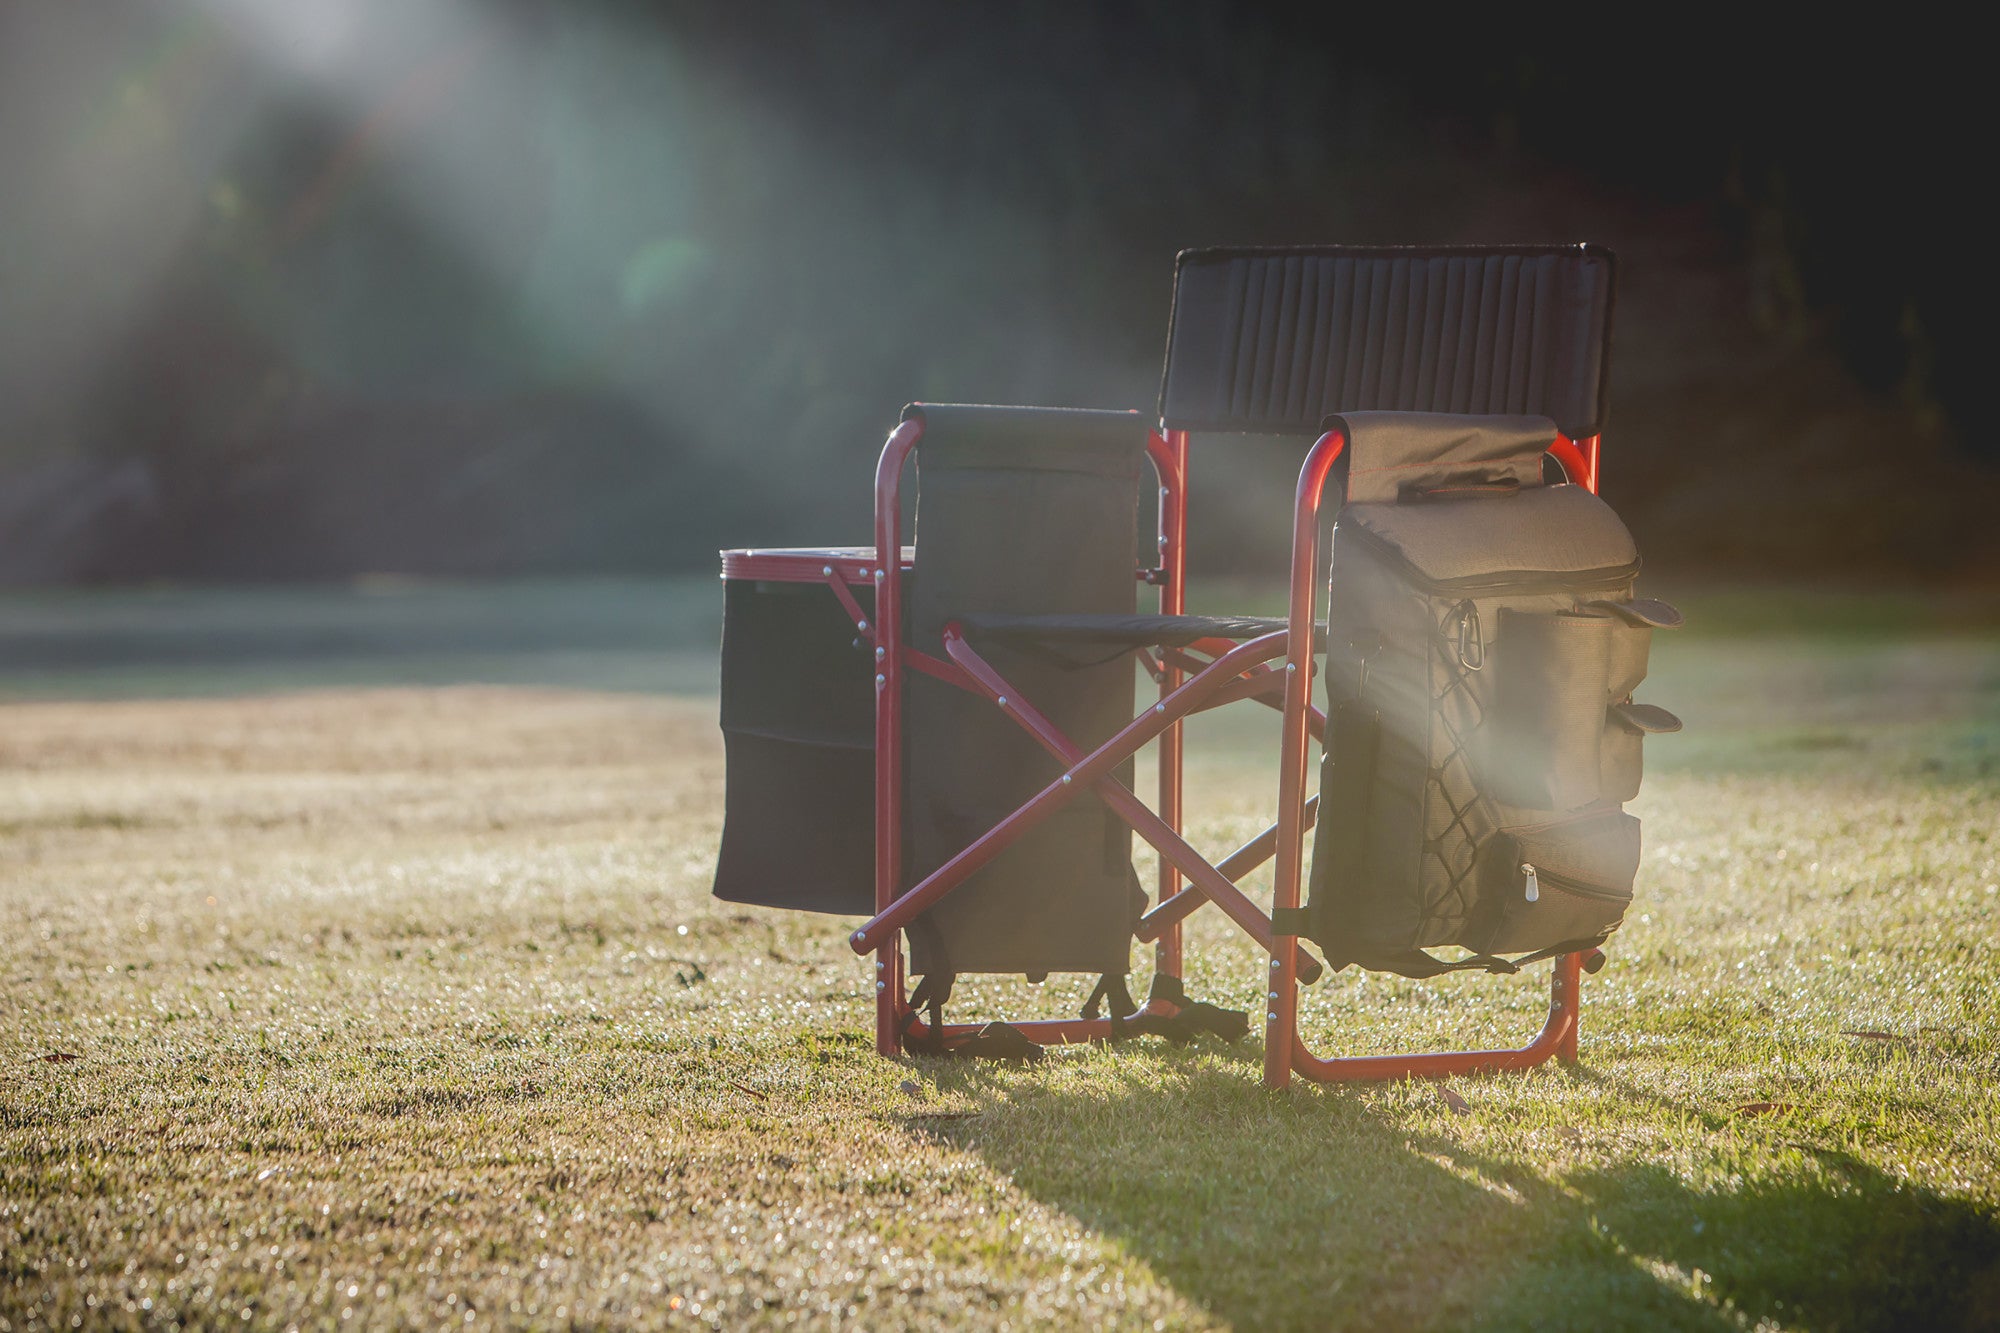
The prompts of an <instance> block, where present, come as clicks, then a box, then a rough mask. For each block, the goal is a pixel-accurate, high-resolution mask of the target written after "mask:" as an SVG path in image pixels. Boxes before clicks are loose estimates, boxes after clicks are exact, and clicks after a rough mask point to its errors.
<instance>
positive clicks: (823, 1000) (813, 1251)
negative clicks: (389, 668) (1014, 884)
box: [0, 633, 2000, 1333]
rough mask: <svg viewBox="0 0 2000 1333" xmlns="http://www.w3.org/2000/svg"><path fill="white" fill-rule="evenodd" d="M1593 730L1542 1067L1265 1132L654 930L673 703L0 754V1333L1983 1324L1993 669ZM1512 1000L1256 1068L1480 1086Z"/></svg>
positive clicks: (788, 948)
mask: <svg viewBox="0 0 2000 1333" xmlns="http://www.w3.org/2000/svg"><path fill="white" fill-rule="evenodd" d="M1871 654H1873V655H1872V656H1871ZM1802 680H1803V681H1805V682H1806V683H1805V684H1804V685H1801V684H1800V683H1799V682H1800V681H1802ZM1648 694H1649V696H1650V697H1653V698H1655V699H1657V700H1658V701H1659V702H1662V703H1665V704H1668V705H1669V706H1672V707H1675V708H1676V709H1677V710H1679V711H1681V712H1682V713H1684V714H1685V715H1686V716H1687V717H1688V718H1689V721H1690V724H1691V728H1692V734H1691V735H1690V736H1689V737H1688V738H1687V740H1686V741H1685V742H1676V741H1675V740H1674V739H1672V738H1666V739H1663V740H1661V741H1658V742H1655V743H1654V744H1653V746H1652V753H1651V755H1650V756H1649V758H1650V759H1651V760H1652V762H1653V767H1654V774H1653V776H1652V777H1651V778H1650V779H1649V781H1648V786H1647V789H1646V792H1645V794H1644V796H1643V798H1642V800H1641V802H1640V803H1639V805H1638V813H1640V814H1641V815H1642V816H1643V817H1644V818H1645V820H1646V839H1647V851H1646V862H1645V871H1644V874H1643V877H1642V880H1641V886H1640V900H1639V905H1638V906H1637V907H1636V908H1635V911H1634V915H1633V918H1632V919H1631V921H1630V922H1629V923H1628V925H1627V927H1626V929H1625V930H1624V931H1623V932H1622V933H1621V934H1620V935H1619V936H1618V937H1617V939H1616V940H1615V941H1614V943H1613V946H1612V949H1611V961H1610V964H1609V966H1608V967H1607V968H1606V969H1605V971H1604V972H1602V973H1601V974H1599V975H1598V976H1596V977H1592V978H1588V979H1587V980H1586V983H1585V990H1584V998H1585V1008H1584V1036H1583V1043H1582V1057H1583V1058H1582V1062H1581V1063H1580V1064H1579V1065H1577V1066H1575V1067H1573V1068H1560V1067H1555V1066H1551V1067H1547V1068H1544V1069H1542V1070H1539V1071H1536V1072H1533V1073H1530V1074H1527V1075H1517V1076H1506V1077H1494V1078H1484V1079H1461V1080H1455V1081H1453V1082H1452V1083H1451V1084H1449V1085H1448V1086H1449V1090H1450V1091H1451V1092H1452V1093H1453V1094H1455V1096H1456V1098H1457V1100H1456V1101H1453V1100H1452V1099H1450V1098H1447V1097H1446V1096H1445V1095H1444V1089H1442V1088H1440V1087H1439V1086H1438V1085H1435V1084H1431V1083H1407V1084H1392V1085H1384V1086H1373V1087H1346V1088H1318V1087H1312V1086H1309V1085H1301V1086H1295V1087H1294V1088H1293V1089H1291V1090H1290V1091H1289V1092H1287V1093H1285V1094H1282V1095H1275V1096H1274V1095H1271V1094H1268V1093H1266V1092H1264V1091H1262V1090H1261V1088H1260V1087H1259V1083H1258V1077H1259V1073H1260V1063H1259V1053H1258V1046H1257V1042H1256V1040H1255V1039H1254V1037H1253V1038H1252V1039H1251V1040H1249V1041H1245V1042H1243V1043H1240V1044H1238V1045H1233V1046H1229V1045H1217V1044H1213V1043H1203V1044H1198V1045H1195V1046H1192V1047H1188V1048H1185V1049H1174V1048H1169V1047H1166V1046H1163V1045H1161V1044H1159V1043H1158V1042H1156V1041H1151V1040H1148V1041H1142V1042H1136V1043H1133V1044H1131V1045H1122V1046H1117V1047H1108V1048H1076V1049H1070V1050H1065V1051H1061V1052H1058V1053H1056V1054H1055V1055H1054V1056H1053V1057H1052V1058H1051V1059H1050V1060H1048V1061H1047V1062H1045V1063H1044V1064H1043V1065H1041V1066H1039V1067H1033V1068H1015V1067H1011V1066H1006V1065H990V1064H971V1063H953V1062H946V1061H932V1060H907V1061H902V1062H890V1061H884V1060H881V1059H878V1058H877V1057H876V1056H875V1055H874V1054H873V1051H872V1046H871V1038H870V1035H869V1032H870V1011H869V999H868V994H867V980H868V978H867V974H866V969H865V967H864V965H862V964H861V963H859V962H858V961H857V960H856V959H855V958H854V957H853V956H852V955H851V954H850V953H849V952H848V950H847V948H846V946H845V943H844V938H843V936H844V933H845V932H844V929H843V927H842V925H841V923H840V922H838V921H835V920H830V919H827V918H820V917H812V916H804V915H790V914H783V913H776V912H763V911H752V910H746V909H741V908H737V907H733V906H730V905H727V904H721V903H717V902H715V901H714V900H712V899H711V898H710V897H709V896H708V892H707V890H708V878H709V875H710V872H711V869H712V866H713V860H714V853H715V847H716V842H717V836H718V832H719V825H720V817H721V811H720V779H721V753H720V746H719V744H718V741H717V737H716V733H715V729H714V724H713V720H712V719H713V705H712V702H710V701H708V700H705V699H693V700H687V699H673V698H659V697H645V696H638V695H627V696H619V695H608V694H590V693H578V692H563V691H552V690H532V689H521V688H491V687H484V688H457V689H443V690H403V691H370V692H345V693H306V694H295V695H281V696H273V697H267V698H254V699H204V700H188V701H179V702H174V701H145V702H124V703H119V702H82V703H47V702H31V703H17V704H14V705H11V706H8V707H5V708H4V709H0V939H4V940H5V941H6V943H5V945H4V952H0V1333H13V1330H23V1329H40V1328H53V1329H64V1328H70V1327H77V1326H82V1327H105V1326H110V1327H116V1326H121V1325H145V1326H160V1325H172V1324H175V1323H178V1324H181V1325H183V1326H201V1327H214V1326H219V1325H222V1324H224V1323H227V1324H228V1325H229V1326H231V1327H286V1326H289V1325H292V1324H298V1325H300V1326H324V1327H360V1326H367V1327H374V1326H400V1325H413V1324H420V1325H443V1324H450V1325H453V1326H456V1327H472V1328H477V1327H483V1326H487V1325H492V1324H498V1325H518V1326H529V1327H547V1326H555V1325H565V1324H577V1325H583V1326H600V1325H605V1324H631V1325H667V1326H692V1325H695V1324H709V1325H717V1326H728V1327H743V1326H759V1325H778V1324H787V1323H799V1324H805V1325H819V1326H823V1325H829V1324H835V1323H854V1324H858V1325H861V1326H866V1327H896V1326H913V1327H915V1326H921V1327H934V1326H940V1325H943V1326H954V1325H963V1326H976V1327H1015V1328H1027V1327H1042V1326H1057V1327H1091V1328H1096V1327H1135V1328H1141V1327H1143V1328H1157V1327H1184V1326H1192V1327H1210V1326H1220V1325H1233V1326H1236V1327H1239V1328H1245V1329H1264V1328H1282V1327H1343V1326H1347V1327H1396V1328H1400V1327H1406V1326H1409V1327H1425V1326H1428V1327H1441V1328H1455V1327H1462V1326H1468V1325H1487V1326H1494V1327H1556V1328H1563V1327H1572V1328H1606V1327H1685V1328H1808V1329H1821V1328H1889V1327H1912V1328H1914V1327H1943V1328H1961V1327H1993V1326H1995V1323H1996V1321H2000V1097H1996V1092H1995V1088H1996V1086H2000V1084H1996V1074H2000V1024H1996V1012H1995V1010H1996V1001H1995V995H1996V989H2000V946H1996V936H2000V931H1996V927H1995V920H1996V912H2000V776H1996V773H1995V771H1994V768H1993V766H1992V764H1991V763H1989V762H1988V761H1989V760H1990V759H1991V758H1992V757H1993V756H1994V755H1995V754H1996V753H2000V641H1996V640H1995V639H1994V638H1993V637H1992V636H1991V635H1986V636H1980V635H1969V634H1966V633H1955V634H1954V635H1953V636H1951V637H1950V638H1949V639H1948V640H1944V639H1941V640H1938V641H1935V642H1924V641H1916V642H1913V641H1899V642H1893V643H1882V644H1878V645H1871V644H1865V643H1864V644H1858V645H1857V644H1855V643H1853V642H1851V641H1847V640H1843V641H1842V642H1841V643H1840V644H1838V645H1835V646H1833V647H1831V648H1828V649H1827V651H1826V652H1825V653H1822V652H1821V651H1820V648H1819V647H1818V646H1816V645H1815V643H1814V642H1813V641H1811V640H1810V639H1807V638H1800V637H1798V636H1792V637H1790V638H1788V639H1786V640H1785V641H1783V642H1777V641H1772V642H1761V641H1758V640H1755V639H1746V638H1744V637H1741V636H1716V637H1714V638H1709V639H1702V638H1696V639H1690V640H1687V641H1685V643H1684V645H1683V646H1673V645H1672V643H1671V641H1670V642H1669V643H1668V644H1666V645H1663V647H1662V650H1661V656H1660V659H1659V661H1658V663H1657V666H1656V678H1655V681H1654V682H1653V684H1652V686H1651V688H1650V689H1649V690H1648ZM1262 725H1266V724H1264V723H1257V722H1250V723H1242V724H1238V723H1235V722H1225V721H1222V720H1220V719H1203V721H1202V727H1203V728H1204V730H1202V733H1201V735H1200V737H1198V739H1201V740H1204V741H1207V742H1210V744H1209V745H1208V746H1207V751H1206V752H1207V753H1208V754H1209V756H1210V757H1209V758H1207V759H1204V760H1202V761H1200V762H1201V767H1199V768H1198V769H1197V771H1196V772H1195V774H1194V775H1193V784H1194V786H1195V788H1196V794H1197V796H1198V797H1199V798H1200V803H1199V804H1198V805H1197V806H1196V807H1195V809H1196V812H1197V817H1196V818H1195V819H1194V820H1193V822H1192V828H1191V832H1192V836H1193V838H1194V840H1195V841H1196V842H1197V844H1199V845H1201V846H1204V847H1208V848H1211V849H1215V848H1226V847H1229V846H1233V845H1235V843H1236V842H1237V841H1240V840H1241V838H1242V837H1244V836H1247V835H1248V834H1249V833H1252V832H1254V831H1256V829H1257V828H1258V827H1260V826H1261V821H1262V820H1263V819H1264V818H1265V817H1266V815H1267V813H1268V806H1269V802H1270V799H1271V795H1270V788H1271V783H1270V780H1269V777H1268V774H1267V772H1266V766H1265V765H1263V764H1262V763H1261V761H1260V760H1259V757H1258V756H1259V749H1258V747H1259V746H1261V745H1262V744H1264V742H1265V737H1264V734H1263V732H1261V731H1259V730H1258V727H1259V726H1262ZM1677 744H1680V745H1682V747H1683V748H1681V749H1678V750H1677V749H1676V748H1675V747H1676V745H1677ZM1253 883H1254V881H1253ZM1192 934H1193V944H1192V946H1191V951H1190V954H1191V958H1192V959H1193V960H1194V962H1193V964H1192V966H1191V972H1190V982H1191V985H1192V986H1193V987H1194V988H1195V989H1196V990H1197V991H1198V992H1200V993H1201V994H1202V995H1203V996H1204V997H1206V998H1210V999H1213V1000H1216V1001H1219V1002H1223V1003H1227V1004H1230V1005H1232V1006H1235V1007H1244V1008H1249V1007H1252V1006H1253V1005H1254V1003H1255V1000H1256V996H1257V990H1256V987H1257V982H1258V979H1259V976H1260V972H1261V964H1260V962H1259V960H1258V958H1257V957H1256V956H1255V954H1254V951H1253V949H1252V948H1251V946H1249V945H1248V944H1247V943H1246V942H1245V941H1243V940H1242V939H1241V938H1240V937H1239V936H1237V935H1235V934H1233V933H1232V932H1231V931H1230V930H1229V929H1228V928H1227V927H1226V925H1225V924H1224V923H1222V922H1220V921H1219V920H1218V919H1217V918H1216V916H1215V914H1214V913H1213V912H1205V913H1202V914H1199V915H1198V916H1197V917H1196V918H1195V919H1194V922H1193V926H1192ZM1143 966H1144V965H1143V961H1142V966H1141V975H1139V976H1138V977H1136V978H1135V981H1137V982H1138V983H1139V984H1140V986H1141V988H1143V984H1144V980H1145V978H1144V975H1143ZM1545 987H1546V979H1545V975H1544V974H1543V973H1542V972H1541V971H1540V970H1537V973H1536V974H1535V975H1534V976H1533V977H1528V978H1520V979H1513V980H1509V981H1505V982H1500V981H1495V980H1493V979H1490V978H1484V977H1479V978H1457V979H1451V980H1440V981H1437V982H1430V983H1418V982H1410V981H1403V980H1399V979H1395V978H1384V977H1379V976H1360V975H1356V974H1353V973H1343V974H1341V975H1339V976H1336V977H1333V978H1330V979H1328V980H1327V981H1326V982H1324V983H1323V984H1322V985H1320V986H1317V987H1314V988H1312V989H1310V990H1308V991H1307V992H1306V999H1305V1001H1304V1021H1305V1023H1306V1025H1307V1026H1308V1028H1309V1030H1310V1037H1311V1041H1312V1042H1313V1044H1314V1046H1315V1047H1316V1048H1317V1049H1320V1050H1321V1051H1323V1052H1335V1051H1349V1052H1358V1051H1382V1050H1393V1049H1409V1048H1412V1047H1421V1048H1435V1047H1449V1046H1462V1045H1466V1044H1470V1043H1475V1042H1480V1043H1485V1042H1505V1043H1509V1044H1511V1043H1514V1042H1518V1041H1519V1040H1522V1039H1524V1038H1525V1037H1526V1036H1527V1035H1529V1034H1530V1033H1531V1032H1532V1031H1533V1030H1534V1029H1535V1027H1536V1026H1538V1024H1539V1022H1540V1019H1541V1015H1542V1012H1543V1009H1544V1007H1545V1004H1546V995H1545ZM1083 990H1084V985H1083V984H1082V983H1081V982H1080V981H1079V980H1078V979H1074V978H1070V979H1061V978H1059V979H1057V980H1055V981H1052V982H1051V983H1049V984H1048V985H1047V986H1045V987H1040V988H1037V987H1033V986H1029V985H1027V984H1026V983H1025V982H1022V981H1020V980H1018V979H1016V980H1005V979H986V978H981V979H974V980H973V981H972V982H969V983H968V984H967V985H966V987H965V988H964V995H963V999H962V1001H960V1007H961V1008H962V1010H963V1012H965V1013H966V1014H967V1015H968V1016H970V1015H972V1014H978V1013H984V1014H987V1015H990V1016H1001V1015H1006V1014H1012V1015H1028V1014H1057V1013H1062V1012H1067V1011H1070V1010H1072V1009H1074V1008H1075V1007H1076V1006H1077V1004H1079V1003H1080V1001H1081V999H1082V997H1083Z"/></svg>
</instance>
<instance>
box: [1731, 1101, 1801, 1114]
mask: <svg viewBox="0 0 2000 1333" xmlns="http://www.w3.org/2000/svg"><path fill="white" fill-rule="evenodd" d="M1798 1109H1799V1108H1798V1107H1796V1106H1794V1105H1793V1104H1792V1103H1790V1102H1745V1103H1743V1105H1741V1106H1739V1107H1737V1108H1736V1109H1735V1110H1733V1111H1731V1112H1730V1113H1729V1114H1731V1115H1776V1114H1778V1113H1779V1112H1781V1111H1796V1110H1798Z"/></svg>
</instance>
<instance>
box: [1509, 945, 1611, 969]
mask: <svg viewBox="0 0 2000 1333" xmlns="http://www.w3.org/2000/svg"><path fill="white" fill-rule="evenodd" d="M1602 943H1604V940H1603V938H1601V937H1598V936H1592V937H1591V938H1589V939H1584V940H1564V941H1563V942H1562V943H1561V944H1551V945H1550V946H1549V947H1548V948H1546V949H1537V950H1535V951H1534V952H1533V953H1530V954H1522V955H1521V956H1520V957H1519V958H1516V959H1515V960H1514V961H1515V962H1516V963H1518V964H1520V965H1521V966H1522V967H1526V966H1527V965H1528V964H1529V963H1539V962H1541V961H1542V960H1544V959H1547V958H1560V957H1562V956H1563V955H1564V954H1566V953H1580V954H1582V955H1584V960H1583V969H1584V971H1586V972H1593V973H1594V972H1596V971H1598V970H1599V969H1600V968H1602V967H1603V966H1604V955H1603V954H1601V953H1600V954H1598V955H1597V956H1596V957H1594V958H1593V957H1591V951H1592V950H1594V949H1596V948H1597V946H1598V945H1600V944H1602Z"/></svg>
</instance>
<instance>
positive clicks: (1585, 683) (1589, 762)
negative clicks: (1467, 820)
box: [1485, 610, 1613, 810]
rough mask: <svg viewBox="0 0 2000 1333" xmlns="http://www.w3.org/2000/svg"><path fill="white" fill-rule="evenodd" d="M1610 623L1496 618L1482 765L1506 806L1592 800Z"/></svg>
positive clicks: (1578, 615)
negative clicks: (1491, 692) (1490, 711)
mask: <svg viewBox="0 0 2000 1333" xmlns="http://www.w3.org/2000/svg"><path fill="white" fill-rule="evenodd" d="M1612 627H1613V621H1612V619H1611V617H1609V616H1604V615H1598V614H1595V613H1592V612H1587V611H1564V612H1559V613H1556V614H1554V615H1550V614H1535V613H1527V612H1520V611H1511V610H1503V611H1502V612H1501V613H1500V632H1499V638H1498V641H1497V642H1496V643H1495V645H1494V654H1495V657H1496V658H1497V662H1496V664H1495V670H1496V672H1497V676H1496V679H1495V681H1494V696H1493V707H1494V715H1493V717H1492V718H1491V719H1490V721H1489V723H1488V727H1487V733H1488V735H1487V746H1486V763H1485V768H1486V771H1487V778H1488V781H1489V783H1490V785H1491V787H1492V789H1493V794H1494V795H1495V796H1496V797H1498V798H1499V799H1500V800H1501V801H1503V802H1504V803H1506V804H1508V805H1516V806H1525V807H1527V808H1529V809H1535V810H1573V809H1575V808H1576V807H1578V806H1581V805H1587V804H1589V803H1590V802H1591V801H1594V800H1596V799H1597V796H1598V787H1599V783H1600V781H1601V775H1600V773H1599V766H1600V759H1599V751H1601V750H1602V749H1603V742H1604V701H1605V698H1606V694H1605V689H1606V682H1607V679H1608V675H1609V671H1610V662H1611V635H1612Z"/></svg>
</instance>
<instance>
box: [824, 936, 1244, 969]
mask: <svg viewBox="0 0 2000 1333" xmlns="http://www.w3.org/2000/svg"><path fill="white" fill-rule="evenodd" d="M854 938H855V939H857V940H858V939H860V938H861V937H860V936H859V935H856V936H855V937H854ZM1281 966H1282V964H1281V963H1279V962H1278V960H1277V959H1275V958H1273V959H1272V960H1271V970H1272V971H1273V972H1275V971H1277V970H1278V968H1279V967H1281Z"/></svg>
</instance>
